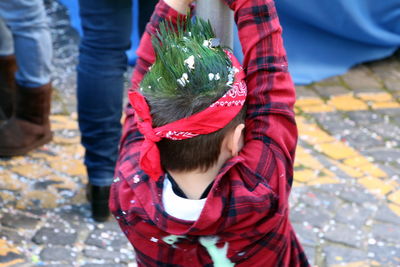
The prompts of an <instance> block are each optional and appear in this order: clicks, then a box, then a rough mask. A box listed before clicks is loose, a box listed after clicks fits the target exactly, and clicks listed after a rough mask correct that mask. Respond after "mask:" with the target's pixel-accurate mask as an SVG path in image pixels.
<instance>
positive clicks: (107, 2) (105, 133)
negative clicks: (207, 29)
mask: <svg viewBox="0 0 400 267" xmlns="http://www.w3.org/2000/svg"><path fill="white" fill-rule="evenodd" d="M131 5H132V3H131V1H129V0H113V1H111V0H80V1H79V6H80V16H81V21H82V28H83V37H82V41H81V44H80V55H79V65H78V68H77V70H78V89H77V96H78V120H79V127H80V130H81V135H82V139H81V142H82V145H83V146H84V147H85V149H86V154H85V165H86V168H87V172H88V177H89V184H90V185H91V189H92V194H96V190H101V187H107V186H109V185H110V184H111V183H112V179H113V175H114V168H115V163H116V160H117V156H118V143H119V139H120V135H121V122H120V120H121V115H122V94H123V84H124V76H123V74H124V72H125V71H126V67H127V58H126V55H125V51H126V50H127V49H129V46H130V34H131V21H132V20H131V16H132V12H131ZM93 186H94V187H93ZM93 189H94V191H93ZM93 197H94V198H96V196H95V195H93V196H92V198H93ZM94 202H95V200H93V199H92V209H93V217H94V218H95V219H96V220H103V219H105V218H102V214H97V211H96V207H95V206H94V204H95V203H94ZM103 206H104V205H103ZM99 209H101V208H99ZM107 211H108V209H107ZM99 213H101V210H100V211H99ZM105 216H106V214H104V216H103V217H105Z"/></svg>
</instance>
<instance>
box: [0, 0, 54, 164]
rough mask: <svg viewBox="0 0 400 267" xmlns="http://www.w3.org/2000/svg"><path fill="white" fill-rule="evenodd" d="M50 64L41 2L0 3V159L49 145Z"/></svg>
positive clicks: (49, 52)
mask: <svg viewBox="0 0 400 267" xmlns="http://www.w3.org/2000/svg"><path fill="white" fill-rule="evenodd" d="M51 59H52V43H51V36H50V30H49V27H48V24H47V17H46V12H45V9H44V6H43V1H42V0H12V1H11V0H4V1H0V120H1V126H0V156H16V155H22V154H25V153H27V152H28V151H30V150H32V149H34V148H36V147H39V146H41V145H43V144H45V143H47V142H49V141H50V140H51V138H52V134H51V131H50V122H49V114H50V100H51V84H50V79H51Z"/></svg>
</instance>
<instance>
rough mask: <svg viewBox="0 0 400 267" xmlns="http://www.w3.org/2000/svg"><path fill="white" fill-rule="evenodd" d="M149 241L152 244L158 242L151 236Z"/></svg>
mask: <svg viewBox="0 0 400 267" xmlns="http://www.w3.org/2000/svg"><path fill="white" fill-rule="evenodd" d="M150 241H151V242H154V243H157V242H158V239H157V238H155V237H154V236H153V237H151V238H150Z"/></svg>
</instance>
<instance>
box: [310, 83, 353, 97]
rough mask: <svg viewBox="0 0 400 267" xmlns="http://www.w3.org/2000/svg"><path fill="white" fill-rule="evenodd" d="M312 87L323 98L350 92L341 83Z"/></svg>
mask: <svg viewBox="0 0 400 267" xmlns="http://www.w3.org/2000/svg"><path fill="white" fill-rule="evenodd" d="M313 87H314V89H315V90H316V91H317V92H318V94H319V95H321V96H322V97H324V98H330V97H331V96H337V95H344V94H348V93H350V91H349V90H348V89H346V88H344V87H343V86H341V85H328V86H326V85H325V86H324V85H315V86H313Z"/></svg>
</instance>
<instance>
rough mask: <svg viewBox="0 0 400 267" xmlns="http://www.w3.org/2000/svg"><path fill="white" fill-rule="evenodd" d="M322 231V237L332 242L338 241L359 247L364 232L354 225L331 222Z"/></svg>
mask: <svg viewBox="0 0 400 267" xmlns="http://www.w3.org/2000/svg"><path fill="white" fill-rule="evenodd" d="M327 228H328V229H327V230H325V231H324V234H323V236H322V238H324V239H326V240H329V241H331V242H334V243H340V244H344V245H347V246H352V247H360V246H361V244H362V241H363V239H364V238H365V234H364V233H363V232H362V230H361V229H360V228H358V227H356V226H354V225H344V224H336V223H335V224H331V225H329V227H327Z"/></svg>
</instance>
